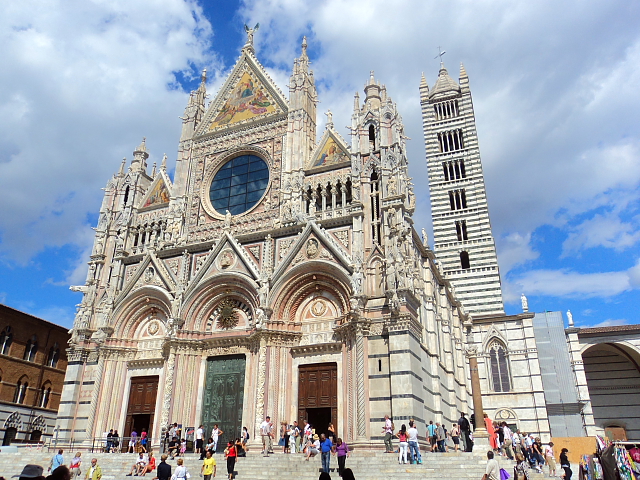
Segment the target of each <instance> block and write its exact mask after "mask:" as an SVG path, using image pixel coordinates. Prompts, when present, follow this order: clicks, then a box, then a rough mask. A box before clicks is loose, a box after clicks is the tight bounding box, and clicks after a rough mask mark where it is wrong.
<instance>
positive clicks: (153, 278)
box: [115, 252, 176, 305]
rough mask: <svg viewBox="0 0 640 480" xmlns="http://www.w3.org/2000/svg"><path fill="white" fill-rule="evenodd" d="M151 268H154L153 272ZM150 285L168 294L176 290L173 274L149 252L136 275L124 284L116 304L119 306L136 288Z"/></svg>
mask: <svg viewBox="0 0 640 480" xmlns="http://www.w3.org/2000/svg"><path fill="white" fill-rule="evenodd" d="M149 267H151V268H153V272H152V271H151V270H150V269H149ZM150 285H155V286H157V287H160V288H164V289H165V290H167V291H168V292H173V291H174V290H175V288H176V280H175V277H174V276H173V273H172V272H170V271H169V269H167V267H166V266H165V265H164V263H163V262H162V261H161V260H160V259H158V257H156V256H155V254H154V253H153V252H149V253H148V254H147V255H146V256H145V258H144V259H143V260H142V262H140V264H139V267H138V268H137V269H136V271H135V273H134V274H133V275H132V276H131V278H129V279H128V280H127V282H126V283H125V284H124V286H123V289H122V291H121V292H120V294H119V295H118V298H117V299H116V301H115V304H116V305H117V304H118V303H120V302H121V301H122V300H124V298H125V297H126V296H127V295H129V293H131V292H132V291H133V290H135V289H136V288H140V287H145V286H150Z"/></svg>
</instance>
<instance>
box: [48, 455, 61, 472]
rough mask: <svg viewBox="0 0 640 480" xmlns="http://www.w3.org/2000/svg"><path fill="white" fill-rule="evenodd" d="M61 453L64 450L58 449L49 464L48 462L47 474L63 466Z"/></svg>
mask: <svg viewBox="0 0 640 480" xmlns="http://www.w3.org/2000/svg"><path fill="white" fill-rule="evenodd" d="M63 453H64V450H62V449H60V450H58V453H57V454H55V455H54V456H53V457H52V458H51V462H49V470H48V471H49V472H51V473H53V472H55V471H56V468H58V467H59V466H60V465H63V464H64V456H63V455H62V454H63Z"/></svg>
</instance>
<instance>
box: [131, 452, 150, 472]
mask: <svg viewBox="0 0 640 480" xmlns="http://www.w3.org/2000/svg"><path fill="white" fill-rule="evenodd" d="M146 466H147V461H146V460H145V459H144V453H142V452H140V455H139V456H138V459H137V460H136V463H134V464H133V467H131V471H130V472H129V473H127V477H131V476H132V475H133V472H136V477H137V476H138V475H140V474H141V473H142V472H143V471H144V469H145V467H146Z"/></svg>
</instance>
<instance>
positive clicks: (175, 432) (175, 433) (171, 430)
mask: <svg viewBox="0 0 640 480" xmlns="http://www.w3.org/2000/svg"><path fill="white" fill-rule="evenodd" d="M177 436H178V424H177V423H174V424H173V425H170V428H169V438H170V439H171V438H173V437H177Z"/></svg>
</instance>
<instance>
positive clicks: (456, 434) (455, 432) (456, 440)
mask: <svg viewBox="0 0 640 480" xmlns="http://www.w3.org/2000/svg"><path fill="white" fill-rule="evenodd" d="M451 441H452V442H453V446H454V448H455V451H456V452H457V451H458V449H459V448H460V427H459V426H458V424H457V423H454V424H453V426H452V427H451ZM409 442H411V440H409ZM409 445H411V443H409Z"/></svg>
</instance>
